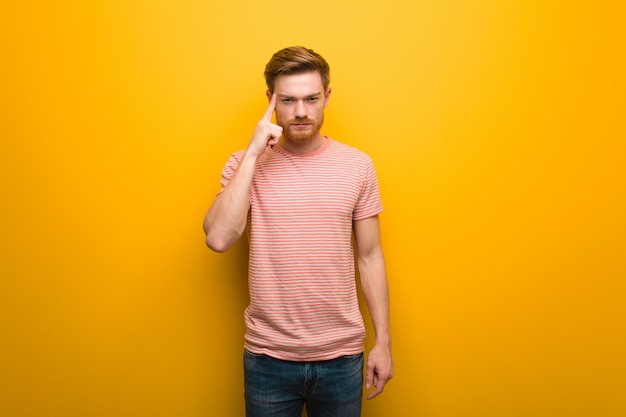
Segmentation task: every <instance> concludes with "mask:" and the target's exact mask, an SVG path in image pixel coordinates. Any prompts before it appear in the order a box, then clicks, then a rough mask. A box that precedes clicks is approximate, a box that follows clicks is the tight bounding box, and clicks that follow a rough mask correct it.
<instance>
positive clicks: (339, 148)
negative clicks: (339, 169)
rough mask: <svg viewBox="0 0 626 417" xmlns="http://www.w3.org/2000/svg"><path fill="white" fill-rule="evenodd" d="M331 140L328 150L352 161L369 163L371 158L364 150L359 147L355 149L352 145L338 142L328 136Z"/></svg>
mask: <svg viewBox="0 0 626 417" xmlns="http://www.w3.org/2000/svg"><path fill="white" fill-rule="evenodd" d="M329 140H330V141H331V143H330V146H329V150H330V151H331V152H332V153H333V154H335V155H339V156H341V157H342V158H348V159H351V160H354V161H358V162H362V163H371V162H372V158H371V157H370V156H369V155H368V154H367V153H365V152H363V151H362V150H360V149H357V148H355V147H353V146H350V145H347V144H345V143H342V142H339V141H337V140H335V139H331V138H329Z"/></svg>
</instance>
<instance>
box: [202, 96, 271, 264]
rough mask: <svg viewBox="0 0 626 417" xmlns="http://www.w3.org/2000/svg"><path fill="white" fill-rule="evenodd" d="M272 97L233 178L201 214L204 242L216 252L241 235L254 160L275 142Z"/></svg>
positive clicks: (246, 211)
mask: <svg viewBox="0 0 626 417" xmlns="http://www.w3.org/2000/svg"><path fill="white" fill-rule="evenodd" d="M275 107H276V96H275V95H273V96H272V97H271V99H270V103H269V106H268V108H267V111H266V112H265V115H264V116H263V118H262V119H261V121H259V123H258V124H257V127H256V129H255V131H254V134H253V135H252V139H250V143H249V144H248V148H247V149H246V151H245V153H244V154H243V157H242V159H241V162H240V163H239V166H238V167H237V169H236V170H235V173H234V174H233V177H232V178H231V179H230V181H229V182H228V184H227V185H226V187H224V189H223V190H222V192H221V193H220V194H218V196H217V197H215V200H214V201H213V204H212V205H211V208H210V209H209V211H208V212H207V214H206V216H205V217H204V232H205V233H206V244H207V246H208V247H209V248H211V249H213V250H214V251H216V252H224V251H226V250H228V248H230V247H231V246H232V245H233V244H234V243H235V242H237V240H239V238H240V237H241V235H242V234H243V231H244V230H245V228H246V222H247V218H248V210H249V209H250V188H251V186H252V178H253V176H254V171H255V168H256V162H257V159H258V157H259V156H260V155H262V154H263V152H265V149H266V148H267V146H271V145H274V144H276V143H277V142H278V139H279V138H280V135H281V134H282V130H283V129H282V128H281V127H280V126H278V125H275V124H273V123H272V122H271V120H272V114H273V113H274V108H275Z"/></svg>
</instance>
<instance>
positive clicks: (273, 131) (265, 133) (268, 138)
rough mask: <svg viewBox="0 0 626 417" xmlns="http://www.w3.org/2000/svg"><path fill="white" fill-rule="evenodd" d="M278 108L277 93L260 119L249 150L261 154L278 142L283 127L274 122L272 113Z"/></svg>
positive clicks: (256, 154)
mask: <svg viewBox="0 0 626 417" xmlns="http://www.w3.org/2000/svg"><path fill="white" fill-rule="evenodd" d="M275 108H276V94H273V95H272V98H271V99H270V103H269V106H268V107H267V110H266V111H265V114H264V115H263V118H261V120H260V121H259V123H258V124H257V126H256V129H254V133H253V135H252V139H250V143H249V144H248V152H249V153H251V154H253V155H255V156H259V155H261V154H262V153H263V152H265V149H266V148H267V147H268V146H272V145H275V144H277V143H278V139H279V138H280V136H281V135H282V134H283V128H282V127H280V126H278V125H277V124H274V123H272V115H273V114H274V109H275Z"/></svg>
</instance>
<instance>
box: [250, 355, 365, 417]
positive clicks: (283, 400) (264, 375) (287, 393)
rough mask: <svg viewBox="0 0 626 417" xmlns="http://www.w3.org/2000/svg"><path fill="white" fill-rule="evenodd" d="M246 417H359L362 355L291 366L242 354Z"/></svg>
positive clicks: (280, 361) (299, 363)
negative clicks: (303, 411) (305, 416)
mask: <svg viewBox="0 0 626 417" xmlns="http://www.w3.org/2000/svg"><path fill="white" fill-rule="evenodd" d="M244 384H245V397H246V417H270V416H271V417H302V410H303V408H304V406H305V405H306V410H307V414H308V416H309V417H359V416H360V415H361V397H362V395H363V354H362V353H361V354H358V355H350V356H342V357H339V358H337V359H332V360H328V361H319V362H291V361H283V360H279V359H274V358H271V357H269V356H267V355H258V354H255V353H251V352H248V351H245V352H244Z"/></svg>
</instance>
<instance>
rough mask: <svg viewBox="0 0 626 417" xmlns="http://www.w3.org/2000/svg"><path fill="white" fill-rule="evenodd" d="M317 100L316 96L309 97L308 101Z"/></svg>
mask: <svg viewBox="0 0 626 417" xmlns="http://www.w3.org/2000/svg"><path fill="white" fill-rule="evenodd" d="M316 101H317V97H309V102H312V103H314V102H316Z"/></svg>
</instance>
